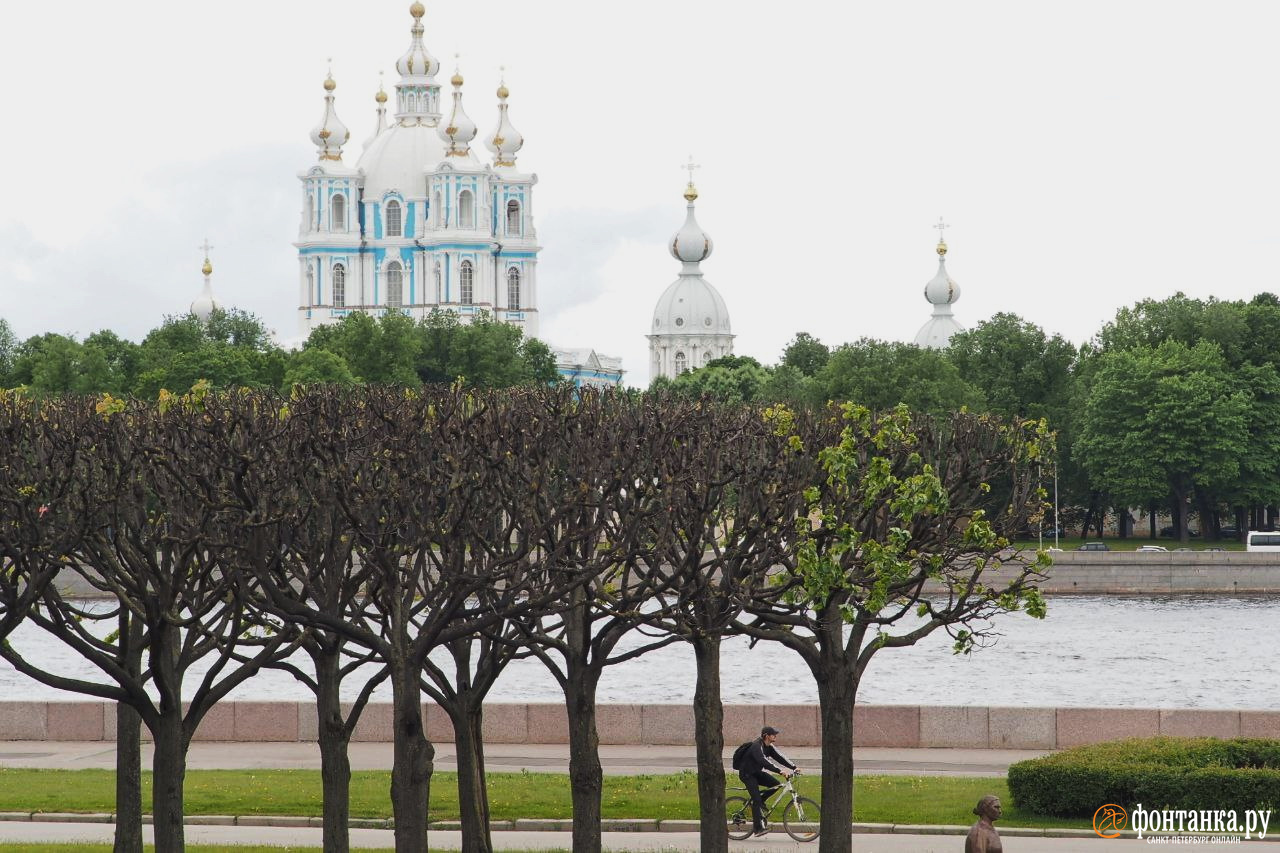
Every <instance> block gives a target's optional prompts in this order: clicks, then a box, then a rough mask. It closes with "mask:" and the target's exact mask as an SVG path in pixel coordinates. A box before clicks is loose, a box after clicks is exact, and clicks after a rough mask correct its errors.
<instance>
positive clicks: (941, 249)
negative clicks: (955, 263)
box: [938, 240, 947, 257]
mask: <svg viewBox="0 0 1280 853" xmlns="http://www.w3.org/2000/svg"><path fill="white" fill-rule="evenodd" d="M946 253H947V244H946V241H944V240H939V241H938V256H939V257H941V256H943V255H945V254H946Z"/></svg>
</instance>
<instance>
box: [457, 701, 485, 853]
mask: <svg viewBox="0 0 1280 853" xmlns="http://www.w3.org/2000/svg"><path fill="white" fill-rule="evenodd" d="M446 710H447V711H448V712H449V719H450V720H451V721H452V722H453V743H454V747H455V749H456V751H457V754H458V759H457V760H458V811H459V817H460V818H461V823H462V850H463V853H493V840H492V839H491V838H490V835H489V792H488V789H487V787H486V785H485V778H484V738H483V735H482V732H483V716H482V715H483V713H484V708H483V706H482V705H481V704H480V703H479V702H478V701H476V702H470V701H467V700H465V699H461V698H460V699H459V700H458V701H457V703H456V704H454V705H453V707H452V708H448V709H446Z"/></svg>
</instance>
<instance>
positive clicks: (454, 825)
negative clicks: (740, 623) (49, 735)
mask: <svg viewBox="0 0 1280 853" xmlns="http://www.w3.org/2000/svg"><path fill="white" fill-rule="evenodd" d="M0 821H30V822H38V823H115V815H114V814H112V813H108V812H0ZM142 822H143V824H145V825H149V824H150V823H151V815H149V814H144V815H143V816H142ZM183 823H185V824H187V825H189V826H279V827H292V828H298V827H310V828H321V827H323V826H324V819H323V818H321V817H318V816H317V817H311V816H306V815H187V816H186V817H185V818H183ZM347 825H348V826H349V827H351V828H352V829H394V828H395V821H393V820H392V819H391V818H376V817H375V818H351V820H350V821H348V822H347ZM699 826H700V823H699V822H698V821H696V820H652V819H647V818H610V819H606V820H602V821H600V829H601V831H602V832H644V833H664V832H697V831H698V828H699ZM428 828H429V829H434V830H439V831H442V832H447V831H454V832H456V831H458V830H460V829H462V823H461V822H460V821H456V820H437V821H432V822H431V823H429V824H428ZM489 829H490V831H492V832H513V831H516V832H569V831H571V830H572V829H573V820H572V819H567V818H565V819H561V818H521V819H519V820H494V821H490V822H489ZM999 831H1000V835H1001V836H1002V837H1005V838H1098V839H1099V840H1102V839H1101V837H1100V836H1099V835H1098V834H1097V833H1096V832H1094V831H1093V830H1090V829H1052V828H1050V829H1045V828H1038V827H1030V826H1002V827H999ZM853 832H854V834H855V835H869V834H875V835H968V833H969V827H967V826H956V825H949V824H913V823H855V824H853ZM1147 834H1148V835H1150V833H1147ZM1212 834H1213V833H1190V832H1188V833H1182V835H1184V836H1186V837H1194V836H1196V835H1212ZM1118 837H1120V838H1127V839H1136V838H1137V837H1138V833H1137V832H1135V831H1134V830H1132V829H1126V830H1124V831H1123V832H1121V833H1120V835H1119V836H1118ZM1250 841H1280V834H1276V835H1269V836H1268V837H1267V838H1251V839H1250Z"/></svg>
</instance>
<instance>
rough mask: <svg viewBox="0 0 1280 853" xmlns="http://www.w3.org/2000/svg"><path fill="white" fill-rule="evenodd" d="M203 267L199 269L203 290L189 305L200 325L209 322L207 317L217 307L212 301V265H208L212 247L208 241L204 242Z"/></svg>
mask: <svg viewBox="0 0 1280 853" xmlns="http://www.w3.org/2000/svg"><path fill="white" fill-rule="evenodd" d="M201 248H203V249H204V266H202V267H201V268H200V272H202V273H204V289H203V290H202V291H201V292H200V295H199V296H197V297H196V298H195V301H194V302H192V303H191V313H192V314H194V315H195V317H196V319H198V320H199V321H200V322H201V323H207V322H209V317H211V316H212V315H213V311H214V309H215V308H218V307H219V305H218V303H217V302H215V301H214V299H213V283H212V282H211V281H210V278H209V277H210V276H211V275H213V264H211V263H209V250H210V249H212V248H213V247H212V246H210V245H209V241H208V240H205V241H204V246H202V247H201Z"/></svg>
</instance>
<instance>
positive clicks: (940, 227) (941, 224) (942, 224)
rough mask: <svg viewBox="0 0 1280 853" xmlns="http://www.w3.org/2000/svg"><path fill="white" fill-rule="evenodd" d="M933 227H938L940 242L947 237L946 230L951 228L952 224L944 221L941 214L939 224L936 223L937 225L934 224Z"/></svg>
mask: <svg viewBox="0 0 1280 853" xmlns="http://www.w3.org/2000/svg"><path fill="white" fill-rule="evenodd" d="M933 227H934V228H937V229H938V242H939V243H941V242H943V240H944V239H945V237H946V233H945V232H946V230H947V229H948V228H950V227H951V226H950V225H948V224H947V223H945V222H943V221H942V217H941V216H939V217H938V224H937V225H935V226H933Z"/></svg>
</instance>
